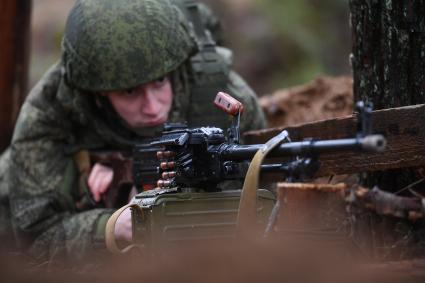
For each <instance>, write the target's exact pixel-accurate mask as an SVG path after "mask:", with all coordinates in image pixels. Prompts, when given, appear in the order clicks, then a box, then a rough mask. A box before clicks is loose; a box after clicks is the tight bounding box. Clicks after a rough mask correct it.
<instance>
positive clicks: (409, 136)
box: [244, 104, 425, 177]
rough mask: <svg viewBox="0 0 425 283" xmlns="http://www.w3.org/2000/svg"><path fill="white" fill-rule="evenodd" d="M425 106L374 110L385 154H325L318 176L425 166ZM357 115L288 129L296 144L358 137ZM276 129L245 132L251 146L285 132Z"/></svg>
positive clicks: (375, 125)
mask: <svg viewBox="0 0 425 283" xmlns="http://www.w3.org/2000/svg"><path fill="white" fill-rule="evenodd" d="M424 119H425V104H420V105H412V106H406V107H399V108H392V109H384V110H377V111H373V113H372V121H373V132H374V133H377V134H383V135H384V136H385V137H386V138H387V142H388V146H387V149H386V150H385V152H383V153H373V154H370V153H344V154H341V153H340V154H323V155H322V156H320V160H321V162H322V163H321V167H320V169H319V171H318V172H317V174H316V176H317V177H319V176H327V175H334V174H335V175H340V174H353V173H359V172H365V171H377V170H387V169H395V168H405V167H418V166H425V123H424V122H423V121H425V120H424ZM356 123H357V115H356V114H355V115H352V116H347V117H343V118H337V119H329V120H323V121H318V122H315V123H307V124H303V125H299V126H293V127H288V128H286V130H288V132H289V134H290V137H291V139H292V141H299V140H303V139H305V138H314V139H338V138H349V137H354V136H355V134H356V125H357V124H356ZM282 130H283V128H274V129H267V130H260V131H252V132H247V133H245V137H244V139H245V141H246V142H247V143H249V144H253V143H264V142H265V141H267V140H268V139H270V138H271V137H273V136H275V135H276V134H278V133H279V132H280V131H282Z"/></svg>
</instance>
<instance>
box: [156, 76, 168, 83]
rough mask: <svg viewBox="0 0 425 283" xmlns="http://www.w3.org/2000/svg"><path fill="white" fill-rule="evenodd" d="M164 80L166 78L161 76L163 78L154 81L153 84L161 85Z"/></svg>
mask: <svg viewBox="0 0 425 283" xmlns="http://www.w3.org/2000/svg"><path fill="white" fill-rule="evenodd" d="M165 79H166V77H165V76H163V77H160V78H159V79H157V80H155V82H156V83H163V82H165Z"/></svg>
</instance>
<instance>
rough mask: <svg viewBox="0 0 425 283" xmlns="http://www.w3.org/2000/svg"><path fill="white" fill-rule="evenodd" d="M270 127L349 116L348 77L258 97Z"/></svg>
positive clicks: (350, 86) (350, 82) (323, 79)
mask: <svg viewBox="0 0 425 283" xmlns="http://www.w3.org/2000/svg"><path fill="white" fill-rule="evenodd" d="M260 105H261V107H262V108H263V110H264V112H265V114H266V116H267V120H268V123H269V127H270V128H274V127H284V126H294V125H297V124H302V123H307V122H313V121H318V120H324V119H331V118H337V117H342V116H345V115H350V114H351V113H352V112H353V80H352V78H351V77H346V76H342V77H325V76H321V77H317V78H316V79H314V80H313V81H311V82H309V83H307V84H305V85H299V86H295V87H292V88H289V89H281V90H277V91H275V92H274V93H273V94H271V95H266V96H263V97H261V98H260Z"/></svg>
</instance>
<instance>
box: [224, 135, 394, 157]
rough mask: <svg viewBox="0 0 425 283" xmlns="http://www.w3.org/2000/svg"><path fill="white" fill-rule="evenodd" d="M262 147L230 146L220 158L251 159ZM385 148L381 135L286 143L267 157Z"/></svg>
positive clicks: (369, 150) (379, 150)
mask: <svg viewBox="0 0 425 283" xmlns="http://www.w3.org/2000/svg"><path fill="white" fill-rule="evenodd" d="M263 146H264V145H262V144H253V145H231V146H229V147H228V148H226V149H225V150H224V151H223V152H222V158H224V159H225V160H235V161H237V160H247V159H251V158H253V157H254V155H255V153H256V152H257V151H258V150H259V149H261V148H262V147H263ZM385 147H386V140H385V138H384V137H383V136H382V135H369V136H366V137H359V138H351V139H335V140H318V141H315V140H309V141H300V142H288V143H284V144H281V145H280V146H279V147H277V148H276V149H274V150H272V151H271V152H270V154H269V155H268V156H269V157H281V156H294V155H318V154H322V153H332V152H343V151H368V152H382V151H383V150H384V149H385Z"/></svg>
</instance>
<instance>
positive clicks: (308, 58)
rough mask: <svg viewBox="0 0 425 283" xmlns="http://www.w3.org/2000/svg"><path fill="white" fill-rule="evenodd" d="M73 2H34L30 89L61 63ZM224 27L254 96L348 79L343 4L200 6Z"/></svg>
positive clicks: (277, 1) (215, 1) (227, 2)
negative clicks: (321, 79) (321, 78)
mask: <svg viewBox="0 0 425 283" xmlns="http://www.w3.org/2000/svg"><path fill="white" fill-rule="evenodd" d="M74 1H75V0H61V1H57V0H33V14H32V26H31V28H32V47H31V62H30V87H32V86H33V85H34V84H35V83H36V82H37V81H38V80H39V79H40V77H41V76H42V74H43V73H44V72H45V71H46V69H47V68H48V67H49V66H50V65H52V64H53V63H54V62H55V61H56V60H58V59H59V58H60V41H61V37H62V34H63V31H64V26H65V21H66V17H67V14H68V12H69V10H70V9H71V7H72V5H73V3H74ZM202 2H205V3H207V4H208V5H210V6H211V7H212V8H213V10H214V12H215V13H216V14H217V15H218V17H219V18H220V19H221V20H222V24H223V26H224V30H225V32H224V35H225V45H226V46H229V47H230V48H232V49H233V50H234V51H235V52H234V66H235V69H236V70H237V71H238V72H239V73H241V74H242V75H243V77H244V78H245V79H246V80H247V81H248V82H249V83H250V85H251V86H252V87H253V88H254V89H255V90H256V91H257V93H258V94H259V95H263V94H269V93H272V92H273V91H274V90H276V89H281V88H288V87H291V86H293V85H298V84H304V83H306V82H308V81H311V80H312V79H314V78H315V77H317V76H318V75H347V74H350V66H349V60H348V58H349V54H350V51H351V40H350V28H349V7H348V3H347V1H345V0H296V1H294V0H292V1H289V0H202Z"/></svg>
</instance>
